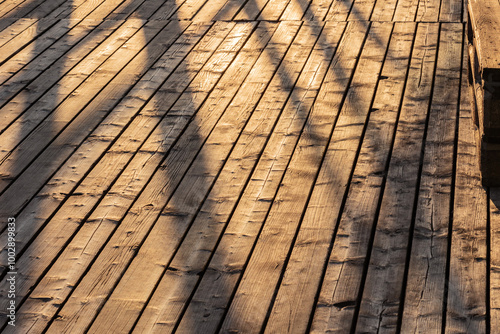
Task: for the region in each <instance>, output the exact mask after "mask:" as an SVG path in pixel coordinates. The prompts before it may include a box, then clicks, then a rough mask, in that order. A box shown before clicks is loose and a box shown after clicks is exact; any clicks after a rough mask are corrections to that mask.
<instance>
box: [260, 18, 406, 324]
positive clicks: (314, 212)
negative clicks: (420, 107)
mask: <svg viewBox="0 0 500 334" xmlns="http://www.w3.org/2000/svg"><path fill="white" fill-rule="evenodd" d="M414 29H415V27H414V25H412V24H409V25H397V26H396V27H395V31H394V33H393V37H392V41H391V43H390V45H389V50H388V55H387V59H386V61H385V65H384V68H383V70H382V75H383V76H384V77H385V78H387V79H384V80H383V81H381V82H380V84H379V86H378V89H377V93H376V95H375V101H374V105H373V107H372V109H371V110H372V112H371V113H370V120H369V124H368V125H367V130H366V135H365V139H364V142H363V146H362V147H361V153H360V158H359V160H358V162H357V166H356V170H355V172H354V173H355V174H354V175H355V176H354V179H355V181H353V182H354V184H353V185H352V187H354V188H357V189H352V188H351V192H350V198H351V199H350V200H348V203H356V204H355V206H357V210H358V211H356V210H355V209H353V208H351V209H349V208H347V209H346V212H351V213H353V216H358V217H363V216H366V217H367V219H370V217H373V215H371V216H370V210H369V209H367V208H368V207H369V206H370V205H372V206H374V209H376V204H377V201H376V199H377V194H376V192H377V186H376V185H377V183H379V182H380V180H377V179H379V178H382V177H383V173H380V170H382V171H383V170H384V168H385V164H384V160H383V159H384V154H385V155H387V152H384V150H388V148H389V146H390V145H389V144H390V141H391V139H392V133H391V124H392V127H394V123H395V120H396V116H397V111H398V105H399V101H400V98H397V91H398V84H399V86H401V87H399V91H402V85H403V84H404V78H405V73H404V72H405V70H406V63H407V61H406V60H401V59H404V56H405V55H408V54H409V53H410V49H411V41H412V37H413V31H414ZM371 43H372V44H371V45H365V47H364V51H363V53H362V55H361V60H360V64H359V65H358V69H357V70H356V73H355V74H354V78H353V83H352V86H353V88H352V90H355V91H357V96H358V97H360V98H361V97H362V96H363V94H370V93H369V92H368V90H370V89H372V90H373V85H374V84H375V83H376V82H377V81H378V72H377V67H380V66H381V64H382V61H381V60H380V58H383V56H384V49H383V46H375V45H376V43H378V42H373V41H372V42H371ZM363 57H366V58H365V59H371V60H370V61H373V62H375V61H377V59H378V60H379V62H380V65H375V66H374V67H373V68H370V67H371V65H370V61H366V60H364V59H363ZM363 62H365V64H363ZM401 71H402V72H403V73H401ZM401 77H402V78H401ZM361 82H363V85H367V84H368V85H367V87H365V88H363V89H360V88H354V87H358V86H359V85H361ZM370 82H371V88H370V84H369V83H370ZM363 90H367V91H366V92H363ZM394 94H395V95H394ZM399 94H401V92H400V93H399ZM363 100H366V102H364V103H365V104H369V103H370V101H371V99H370V98H363ZM351 103H352V102H351ZM394 104H395V106H394ZM391 106H392V110H391ZM365 107H366V108H370V106H365ZM356 108H358V109H360V110H361V109H362V107H361V106H356ZM391 111H392V116H391ZM340 117H342V114H341V116H340ZM391 118H392V120H391ZM339 121H340V120H339ZM334 136H335V133H334ZM387 142H388V143H387ZM384 143H386V144H387V145H386V146H387V148H384V147H385V145H383V144H384ZM327 159H328V158H327ZM347 173H349V171H347ZM366 175H368V176H366ZM325 177H326V173H325V174H322V180H318V181H317V183H318V184H323V183H325V182H326V183H328V182H329V181H327V180H326V179H325ZM330 178H333V177H332V176H330ZM370 179H371V180H370ZM330 183H331V182H330ZM318 189H321V186H320V188H318ZM315 191H316V190H313V197H312V199H311V202H310V204H309V206H308V209H307V210H306V212H305V216H304V220H303V222H302V224H301V228H300V231H299V234H298V236H297V240H296V242H295V246H294V249H293V251H292V253H291V255H290V260H289V263H288V266H287V269H286V272H285V276H284V278H283V281H282V283H281V286H280V289H279V292H278V294H277V297H276V302H275V304H274V307H273V310H272V312H271V316H270V319H269V323H268V326H267V328H266V331H268V332H273V331H277V330H278V331H279V329H280V328H290V330H289V331H297V332H303V331H306V329H307V326H308V323H309V319H310V317H311V312H312V311H313V309H314V301H315V297H316V294H317V291H318V289H319V288H320V282H321V276H322V273H323V268H324V264H325V262H326V261H327V258H328V250H329V247H330V244H331V242H332V237H333V234H334V229H335V225H336V222H337V216H338V214H339V208H340V205H341V203H342V200H339V199H338V198H340V199H341V198H342V195H343V192H342V191H338V193H336V190H335V189H331V190H330V192H331V194H332V195H333V194H335V196H336V197H337V199H333V198H331V196H330V197H328V198H324V195H323V196H322V197H323V198H324V202H321V200H320V199H319V197H318V196H319V195H318V194H319V193H318V192H317V191H316V192H315ZM354 197H357V198H356V199H354ZM329 201H330V202H331V204H327V205H326V206H325V203H329ZM363 202H365V203H363ZM367 202H369V203H370V204H368V203H367ZM360 203H361V204H360ZM347 205H349V204H347ZM374 209H372V210H374ZM353 219H354V218H353ZM367 225H369V224H367ZM304 273H307V274H304ZM340 284H341V283H340ZM288 324H289V325H288ZM292 329H293V330H292Z"/></svg>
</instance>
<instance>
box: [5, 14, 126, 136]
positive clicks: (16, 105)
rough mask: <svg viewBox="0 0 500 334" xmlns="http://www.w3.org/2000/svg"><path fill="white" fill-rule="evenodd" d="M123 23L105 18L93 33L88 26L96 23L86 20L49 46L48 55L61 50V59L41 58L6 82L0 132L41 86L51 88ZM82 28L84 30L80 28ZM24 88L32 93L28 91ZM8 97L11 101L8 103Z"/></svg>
mask: <svg viewBox="0 0 500 334" xmlns="http://www.w3.org/2000/svg"><path fill="white" fill-rule="evenodd" d="M121 23H123V22H116V21H115V22H103V23H102V24H99V25H98V26H97V27H94V28H93V29H92V31H91V32H90V33H88V31H85V29H87V28H90V27H93V26H94V24H93V23H91V22H89V23H87V22H86V23H83V26H82V27H77V28H76V30H75V31H73V32H71V33H70V35H69V36H67V37H65V38H64V39H63V40H62V41H60V43H61V44H62V45H61V46H59V45H57V44H56V45H54V47H52V48H50V49H49V51H48V55H47V56H48V57H49V58H50V57H51V56H52V55H58V54H59V56H60V58H59V59H57V60H56V61H55V62H53V63H52V64H50V63H49V64H46V63H44V62H40V63H37V64H35V66H33V67H28V68H24V69H22V70H21V71H19V72H18V73H17V74H16V75H14V76H13V77H11V78H10V79H9V80H8V81H7V82H5V83H4V84H3V85H2V90H1V91H0V105H1V106H2V108H1V109H0V114H2V116H3V117H2V121H3V124H2V126H1V127H0V132H3V131H4V130H5V128H7V127H8V126H9V125H10V123H11V121H12V120H14V119H15V118H16V116H18V115H19V114H21V113H22V111H24V110H26V109H28V107H29V105H30V104H31V103H34V102H35V101H36V100H37V99H38V98H39V97H41V96H42V95H43V94H44V93H45V92H46V90H44V89H41V87H45V88H46V89H49V88H50V87H52V85H54V84H56V82H57V81H58V80H59V79H60V78H63V77H64V75H66V74H67V73H69V71H70V70H71V69H72V68H73V67H74V66H77V64H78V63H79V62H80V61H81V60H83V59H85V57H87V56H88V55H89V54H90V53H91V52H92V51H93V50H94V49H95V48H97V47H98V46H99V44H100V43H101V42H102V41H104V40H105V39H106V38H107V37H108V36H109V35H111V33H113V32H114V31H115V30H116V29H117V27H119V26H120V24H121ZM88 24H90V25H88ZM80 30H82V31H81V32H80ZM85 33H87V35H86V36H85V37H84V38H80V40H78V37H79V35H80V34H85ZM67 47H71V49H69V50H68V51H67V52H65V53H64V54H62V55H61V51H62V50H64V49H65V48H67ZM54 74H57V75H54ZM24 92H30V93H29V94H25V93H24ZM61 93H62V92H61ZM19 95H20V96H19ZM27 95H28V96H27ZM9 101H10V104H7V105H6V103H7V102H9ZM15 110H17V111H15Z"/></svg>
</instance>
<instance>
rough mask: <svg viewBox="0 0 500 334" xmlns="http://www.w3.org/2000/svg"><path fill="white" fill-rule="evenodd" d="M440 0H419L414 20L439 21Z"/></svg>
mask: <svg viewBox="0 0 500 334" xmlns="http://www.w3.org/2000/svg"><path fill="white" fill-rule="evenodd" d="M440 6H441V0H419V2H418V10H417V16H416V17H415V22H439V7H440Z"/></svg>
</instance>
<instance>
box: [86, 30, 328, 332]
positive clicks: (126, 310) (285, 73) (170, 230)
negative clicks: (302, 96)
mask: <svg viewBox="0 0 500 334" xmlns="http://www.w3.org/2000/svg"><path fill="white" fill-rule="evenodd" d="M321 28H322V24H320V25H318V24H316V23H314V24H313V25H312V26H310V25H309V24H305V25H303V26H302V28H301V30H300V31H299V32H298V35H297V37H296V38H295V41H294V43H293V44H292V45H291V46H290V49H289V50H288V52H287V54H286V56H285V58H284V59H283V62H282V64H281V66H280V68H279V69H278V72H277V73H276V74H275V76H274V79H273V80H272V81H271V82H270V84H269V87H268V88H267V90H266V92H265V93H264V96H263V97H262V99H261V101H260V103H259V104H258V106H257V107H256V109H255V110H254V111H253V113H252V115H251V118H250V120H249V121H248V123H247V125H246V126H245V128H244V129H243V130H242V137H243V138H244V140H245V139H246V140H248V141H247V144H250V143H251V145H252V149H251V150H250V149H247V148H246V145H242V146H243V147H245V153H244V154H243V156H240V159H238V161H242V159H246V160H250V159H248V156H256V157H258V156H259V153H260V151H261V149H262V146H263V145H264V144H265V142H266V140H267V138H268V136H269V135H270V132H271V131H272V130H273V127H274V124H275V122H276V118H277V117H278V116H279V115H280V112H281V110H282V109H283V105H284V103H285V102H286V100H287V98H288V96H289V94H290V91H291V90H292V88H293V87H294V83H295V81H296V80H297V77H298V76H299V73H300V72H301V69H302V66H304V63H305V59H307V57H308V55H309V52H310V50H311V48H312V47H313V45H314V43H315V41H316V38H315V36H317V35H318V34H319V32H320V31H321ZM221 121H222V120H221ZM236 129H237V131H236V132H232V133H231V131H230V130H228V129H227V128H224V127H216V128H215V129H214V131H213V133H212V134H211V135H210V137H209V138H208V139H207V141H206V143H205V144H204V146H203V148H202V149H201V151H200V153H199V154H198V157H197V158H196V160H195V161H194V162H193V165H192V166H191V167H190V169H189V170H188V171H187V173H186V175H185V176H184V178H183V180H182V182H181V183H180V185H179V187H178V188H177V190H176V192H174V193H173V195H172V198H171V199H170V201H169V202H168V203H167V205H166V207H165V208H164V209H163V211H162V216H161V217H160V218H159V221H158V223H156V224H155V226H154V227H153V229H152V231H151V233H150V234H149V237H148V238H147V239H146V240H145V242H144V244H143V245H142V246H141V249H140V250H139V252H138V254H137V255H136V257H135V258H134V261H133V262H132V263H131V265H130V267H129V268H128V270H127V271H126V272H125V274H124V276H123V279H122V282H124V284H121V283H119V284H118V286H117V287H116V289H115V290H114V292H113V294H112V295H111V296H110V298H109V299H108V301H107V303H106V305H105V306H104V307H103V309H102V310H101V312H100V314H99V316H98V317H97V319H96V321H95V323H94V325H93V326H92V328H91V329H90V331H91V332H95V333H100V332H102V331H106V329H107V328H108V327H109V326H110V325H111V326H117V325H118V324H119V323H120V322H121V323H122V324H120V325H119V326H120V331H128V330H129V329H130V328H129V327H125V324H123V322H124V321H125V318H126V319H128V318H129V317H131V318H132V319H135V318H136V317H137V316H138V315H139V314H137V312H135V311H134V309H135V306H136V305H137V304H139V305H140V303H141V301H142V303H145V302H146V301H147V298H148V297H149V295H150V294H151V292H152V290H153V287H154V286H155V285H156V283H157V282H158V281H159V280H160V278H161V276H162V274H163V272H164V268H165V267H167V266H168V268H170V269H171V271H175V273H174V275H176V276H177V275H182V274H183V273H184V274H186V275H187V276H188V277H189V276H191V277H192V278H196V277H197V275H196V274H195V273H196V269H194V268H192V267H190V266H189V263H187V262H186V263H184V261H183V260H179V261H175V260H174V261H173V262H172V261H171V260H172V256H173V255H174V254H176V255H179V256H181V257H185V256H188V257H191V258H192V259H193V260H195V259H198V258H199V257H198V256H197V253H194V252H195V250H196V249H197V248H198V247H201V249H199V252H203V253H206V254H207V255H209V253H207V251H206V250H205V247H203V245H202V244H198V245H196V246H195V244H193V243H191V244H190V243H189V240H188V241H186V240H184V241H183V235H184V234H185V233H186V232H187V229H188V227H190V222H191V221H192V219H193V218H194V215H195V214H196V213H197V212H198V210H199V209H200V207H201V205H202V204H203V202H204V199H205V197H206V196H207V195H208V192H209V191H210V189H211V188H212V185H213V183H214V181H215V179H216V178H217V177H218V175H219V172H220V170H221V169H222V168H223V167H224V165H225V161H226V160H227V159H228V154H229V153H230V152H231V151H232V147H233V146H234V145H235V141H236V139H237V138H238V137H239V136H240V131H241V129H238V128H236ZM248 137H249V138H248ZM236 145H238V144H236ZM248 162H250V163H251V161H248ZM251 169H252V168H249V172H250V171H251ZM233 172H235V171H234V170H233ZM231 176H232V175H231ZM238 195H239V194H236V197H237V196H238ZM225 196H227V194H225ZM199 224H202V225H201V228H203V227H204V226H206V221H204V222H202V223H201V222H200V223H199ZM191 231H192V228H191V230H190V231H189V232H188V238H190V239H192V238H193V237H194V238H195V240H193V242H196V241H197V239H198V238H199V237H200V236H201V234H200V232H201V231H192V232H191ZM165 236H170V237H169V239H170V243H169V245H170V246H169V247H163V248H162V249H160V250H159V249H158V247H157V245H158V242H161V240H163V239H164V238H165ZM202 238H203V239H204V240H206V239H207V238H206V236H202ZM212 239H213V243H214V244H215V243H216V241H217V239H218V238H217V236H214V238H212ZM181 241H182V242H183V247H181V249H177V248H178V246H179V244H180V242H181ZM206 241H208V240H206ZM195 247H196V248H195ZM200 260H201V259H200ZM193 270H194V271H193ZM143 273H148V275H147V277H144V275H143ZM170 274H171V272H170ZM167 275H168V271H167ZM193 276H194V277H193ZM139 281H140V282H142V283H141V286H138V284H137V282H139ZM130 291H134V295H133V296H132V297H131V295H130ZM189 295H190V293H189V292H188V293H186V294H185V295H184V298H183V299H184V300H186V299H188V298H189ZM166 297H167V296H162V299H163V298H164V299H167V300H166V301H167V303H168V302H173V301H174V300H175V304H177V307H176V310H175V311H176V312H175V313H174V314H179V313H180V311H182V306H183V305H182V303H181V300H180V298H175V297H174V299H172V298H171V297H170V298H166ZM131 304H133V306H134V307H131ZM139 310H140V308H139ZM117 311H118V312H117ZM134 313H135V314H134ZM171 317H172V318H173V319H169V322H170V323H173V324H175V320H176V319H175V316H174V315H172V316H171ZM120 318H121V320H120ZM155 318H156V317H155ZM109 319H117V320H114V321H116V324H114V323H111V324H110V321H109ZM132 324H133V323H130V324H129V326H131V325H132ZM171 329H172V328H166V327H165V326H162V328H161V330H162V331H168V330H171Z"/></svg>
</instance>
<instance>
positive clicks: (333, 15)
mask: <svg viewBox="0 0 500 334" xmlns="http://www.w3.org/2000/svg"><path fill="white" fill-rule="evenodd" d="M353 3H354V0H335V1H333V2H332V4H331V5H330V8H329V9H328V13H327V14H326V17H325V20H327V21H330V20H332V21H347V17H348V16H349V13H350V11H351V8H352V6H353Z"/></svg>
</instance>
